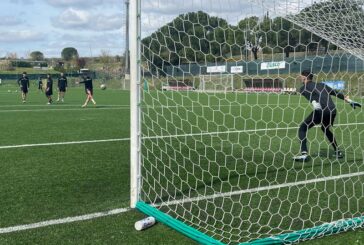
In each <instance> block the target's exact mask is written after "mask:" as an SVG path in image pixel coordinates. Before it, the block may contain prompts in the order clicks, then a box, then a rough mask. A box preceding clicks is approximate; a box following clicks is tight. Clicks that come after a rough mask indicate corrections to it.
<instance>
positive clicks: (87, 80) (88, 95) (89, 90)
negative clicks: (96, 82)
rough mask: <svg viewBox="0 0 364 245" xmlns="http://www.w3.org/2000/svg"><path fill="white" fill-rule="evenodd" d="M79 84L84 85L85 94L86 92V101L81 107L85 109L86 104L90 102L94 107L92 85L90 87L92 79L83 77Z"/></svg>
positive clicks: (87, 76)
mask: <svg viewBox="0 0 364 245" xmlns="http://www.w3.org/2000/svg"><path fill="white" fill-rule="evenodd" d="M80 83H84V84H85V92H86V101H85V103H84V104H83V105H82V107H86V106H87V104H88V102H89V101H90V100H91V101H92V103H93V104H94V105H96V101H95V100H94V98H93V85H92V79H91V77H90V76H89V75H85V76H84V77H83V81H81V82H80Z"/></svg>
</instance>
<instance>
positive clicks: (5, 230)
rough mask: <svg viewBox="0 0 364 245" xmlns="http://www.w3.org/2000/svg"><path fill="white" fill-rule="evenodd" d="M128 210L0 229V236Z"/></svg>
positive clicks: (121, 209) (127, 209) (115, 210)
mask: <svg viewBox="0 0 364 245" xmlns="http://www.w3.org/2000/svg"><path fill="white" fill-rule="evenodd" d="M129 210H131V208H118V209H113V210H109V211H105V212H98V213H92V214H85V215H80V216H74V217H67V218H62V219H52V220H48V221H42V222H38V223H33V224H27V225H17V226H11V227H6V228H0V234H5V233H12V232H17V231H24V230H29V229H35V228H40V227H46V226H51V225H59V224H68V223H72V222H77V221H84V220H90V219H96V218H100V217H105V216H110V215H115V214H121V213H125V212H127V211H129Z"/></svg>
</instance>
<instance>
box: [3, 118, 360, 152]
mask: <svg viewBox="0 0 364 245" xmlns="http://www.w3.org/2000/svg"><path fill="white" fill-rule="evenodd" d="M354 125H364V123H343V124H336V125H335V126H354ZM317 127H318V126H317ZM293 129H298V127H288V128H262V129H247V130H237V131H225V132H204V133H196V134H180V135H165V136H146V137H143V138H142V139H163V138H175V137H186V136H187V137H191V136H204V135H217V134H232V133H251V132H264V131H278V130H293ZM128 140H130V138H119V139H104V140H83V141H66V142H55V143H39V144H23V145H4V146H0V150H1V149H13V148H26V147H38V146H54V145H73V144H87V143H102V142H116V141H128Z"/></svg>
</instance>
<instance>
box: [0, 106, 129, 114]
mask: <svg viewBox="0 0 364 245" xmlns="http://www.w3.org/2000/svg"><path fill="white" fill-rule="evenodd" d="M90 109H96V110H123V109H127V110H129V108H128V107H93V106H90V107H88V108H61V109H55V108H54V109H50V108H48V109H16V110H0V113H8V112H48V111H85V110H90Z"/></svg>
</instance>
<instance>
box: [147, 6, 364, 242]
mask: <svg viewBox="0 0 364 245" xmlns="http://www.w3.org/2000/svg"><path fill="white" fill-rule="evenodd" d="M140 11H141V12H140V14H141V57H140V66H141V70H142V81H141V82H142V84H143V86H142V91H141V101H140V108H141V114H140V115H141V117H140V118H141V132H140V133H141V148H140V152H141V153H140V154H141V190H140V191H141V195H140V201H143V202H145V203H147V204H149V205H150V206H152V207H155V208H157V209H158V210H160V211H162V212H164V213H166V214H168V215H169V216H171V217H173V218H175V219H177V220H179V221H181V222H183V223H184V224H186V225H188V226H190V227H193V228H194V229H196V230H198V231H200V232H202V233H204V234H206V235H208V236H210V237H212V238H214V239H215V240H217V241H220V242H222V243H229V244H238V243H243V242H251V241H253V240H257V239H266V238H272V237H273V238H274V239H276V240H277V239H278V240H280V241H282V242H287V241H286V240H285V239H286V238H287V237H288V235H287V236H286V235H285V234H292V233H294V234H297V237H296V240H294V241H299V240H300V239H311V238H313V237H316V236H321V235H323V234H327V233H335V232H336V231H337V230H335V229H331V228H330V227H329V228H327V227H325V226H324V225H326V224H331V222H336V223H335V224H338V223H337V222H338V221H340V222H344V224H351V223H350V222H352V221H353V220H354V219H356V218H359V219H360V217H362V216H363V213H364V209H363V207H364V195H363V192H364V188H363V187H364V186H363V183H364V164H363V163H364V161H363V157H364V150H363V149H364V124H363V122H364V113H363V112H362V109H356V110H353V109H352V108H351V107H350V106H349V105H348V104H345V103H344V101H342V100H339V99H337V98H335V97H332V98H333V100H334V103H335V104H336V106H337V117H336V120H335V126H334V127H333V128H332V131H333V132H334V135H335V137H336V139H337V141H338V144H339V148H340V149H341V150H342V152H343V153H344V158H342V159H336V158H335V157H332V155H333V153H334V152H333V150H332V149H331V146H330V144H329V143H328V141H327V140H326V138H325V135H324V134H323V132H322V131H321V129H320V127H314V128H312V129H310V130H309V133H308V135H307V138H308V146H309V154H310V157H311V160H310V161H309V162H304V163H297V162H294V161H293V160H292V158H293V156H295V155H296V154H298V153H299V151H300V149H299V146H300V142H299V140H298V137H297V131H298V127H299V125H300V124H301V123H302V122H303V120H304V119H305V118H306V117H307V116H308V115H309V114H310V113H311V112H312V110H313V109H312V107H311V105H310V103H309V102H308V101H307V100H306V99H305V98H304V97H303V96H300V95H297V94H293V93H292V94H291V93H271V92H269V91H260V92H259V93H255V92H254V91H250V92H246V93H242V92H238V91H240V90H241V91H244V88H245V84H246V83H245V82H244V81H253V82H254V81H255V80H260V81H262V80H264V79H266V80H267V81H268V80H269V81H270V80H272V81H276V80H277V81H282V82H283V84H284V87H285V89H286V88H288V89H286V90H285V91H296V89H297V90H298V89H299V88H300V87H301V85H302V84H301V81H300V80H299V79H298V76H299V74H300V73H301V71H302V70H305V69H309V70H311V71H312V72H313V73H314V74H315V75H314V80H315V82H326V83H328V84H331V85H332V84H336V85H338V84H339V85H340V84H341V85H343V86H344V87H340V89H341V91H342V92H343V93H344V94H348V95H350V97H351V98H352V99H353V100H357V101H359V102H363V99H362V98H363V97H362V96H363V95H364V91H363V87H364V86H363V79H364V76H363V74H364V64H363V59H364V53H363V50H364V48H363V44H364V42H363V38H364V17H363V16H364V13H363V1H361V0H360V1H359V0H357V1H356V0H327V1H326V0H321V1H320V0H315V1H310V0H304V1H303V0H273V1H272V0H269V1H268V0H267V1H263V0H251V1H242V0H241V1H238V0H221V1H215V0H186V1H172V0H163V1H161V0H153V1H152V0H143V1H142V2H141V10H140ZM211 67H215V68H216V67H225V68H224V69H225V70H224V74H222V73H218V74H213V75H211V74H210V73H208V69H215V68H211ZM231 67H239V68H237V69H236V68H234V69H235V70H234V71H233V72H232V69H231ZM240 67H241V69H240ZM216 69H219V68H216ZM218 71H219V70H218ZM166 81H182V82H183V81H189V84H193V85H192V86H194V88H195V90H188V91H186V90H183V91H182V90H178V88H176V89H175V90H174V91H163V90H162V89H161V86H162V84H165V83H166ZM176 83H177V84H178V82H176ZM234 86H236V88H235V89H236V90H238V91H234ZM252 87H254V86H252ZM217 92H219V93H217ZM318 227H321V228H322V227H323V228H322V229H319V230H316V234H315V235H312V234H311V233H310V234H311V235H307V234H306V233H304V232H303V231H307V230H306V229H314V228H318ZM344 227H346V226H344ZM345 229H348V228H345Z"/></svg>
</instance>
